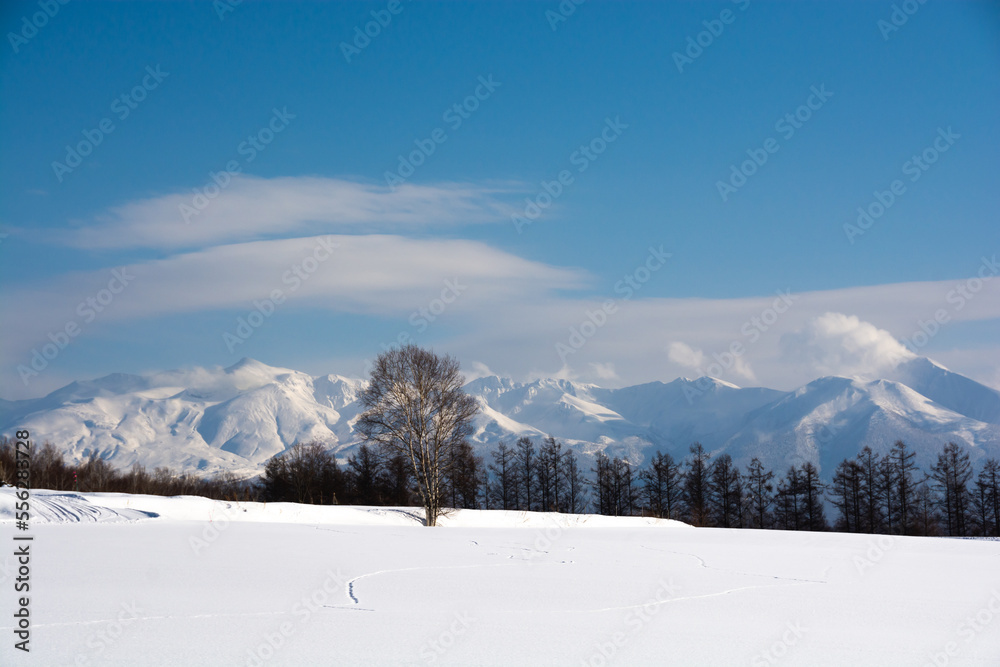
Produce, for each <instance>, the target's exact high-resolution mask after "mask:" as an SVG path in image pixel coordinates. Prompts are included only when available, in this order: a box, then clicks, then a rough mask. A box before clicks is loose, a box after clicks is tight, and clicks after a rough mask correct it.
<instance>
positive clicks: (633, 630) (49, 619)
mask: <svg viewBox="0 0 1000 667" xmlns="http://www.w3.org/2000/svg"><path fill="white" fill-rule="evenodd" d="M32 501H33V507H36V508H38V512H39V516H37V517H33V522H32V529H31V531H30V532H31V534H33V535H34V536H35V540H34V542H33V543H32V572H31V577H32V580H31V583H32V589H31V610H32V638H31V649H32V650H31V653H30V654H24V653H22V652H20V651H15V650H13V640H12V638H11V637H12V634H11V630H12V623H11V613H12V610H13V609H14V601H13V599H12V598H13V596H12V595H11V594H10V591H11V589H12V575H13V573H14V572H15V571H16V567H15V563H14V559H13V557H12V556H11V555H10V554H11V552H12V549H9V548H6V547H5V548H4V549H3V553H4V557H3V559H2V560H0V580H2V582H0V588H2V589H3V590H4V595H3V596H2V598H0V599H2V609H0V614H2V616H0V617H2V619H3V620H0V633H2V636H4V637H5V639H4V641H3V643H2V645H0V656H2V657H0V662H2V664H4V665H45V666H49V665H123V666H124V665H129V666H134V665H192V666H193V665H240V666H259V665H298V666H301V665H574V666H578V665H588V666H592V667H598V666H601V665H645V664H648V665H752V666H755V667H756V666H759V665H879V666H885V665H914V666H923V665H938V666H940V665H982V666H986V665H996V664H1000V620H998V619H997V617H998V616H1000V567H998V564H1000V542H996V541H976V540H948V539H928V538H904V537H887V536H870V535H845V534H837V533H825V534H810V533H789V532H781V531H749V530H745V531H736V530H722V529H694V528H691V527H688V526H685V525H683V524H677V523H675V522H656V521H653V520H645V519H637V518H636V519H631V520H624V519H615V518H611V517H582V516H580V517H573V516H563V515H544V514H537V513H521V512H507V513H505V512H458V513H456V514H455V515H453V516H451V517H449V518H447V519H445V521H444V522H443V524H444V525H443V526H442V527H439V528H436V529H425V528H422V527H420V526H419V524H418V520H417V518H416V517H419V516H420V511H419V510H416V509H413V508H350V507H332V508H331V507H313V506H298V505H291V504H269V505H266V506H265V505H263V504H259V503H247V504H232V503H230V504H227V503H219V502H215V501H209V500H205V499H199V498H188V497H182V498H157V497H152V496H128V495H123V494H65V493H56V492H45V491H36V492H33V495H32ZM227 505H228V506H227ZM10 507H12V494H11V493H10V491H9V490H8V489H5V490H3V491H0V527H2V531H0V539H3V540H9V539H10V537H8V536H10V535H11V534H12V533H13V532H14V531H13V524H12V522H11V520H10V519H11V517H10V513H9V508H10ZM244 510H246V511H244ZM74 517H76V518H74ZM209 517H211V520H209ZM9 544H10V543H9V542H8V546H9Z"/></svg>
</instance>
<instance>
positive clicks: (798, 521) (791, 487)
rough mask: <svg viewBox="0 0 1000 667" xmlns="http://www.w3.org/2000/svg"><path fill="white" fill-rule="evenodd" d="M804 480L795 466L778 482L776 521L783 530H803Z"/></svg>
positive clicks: (775, 499)
mask: <svg viewBox="0 0 1000 667" xmlns="http://www.w3.org/2000/svg"><path fill="white" fill-rule="evenodd" d="M802 512H803V507H802V480H801V475H800V473H799V469H798V468H796V467H795V466H794V465H793V466H791V467H790V468H789V469H788V472H787V473H785V476H784V477H783V478H782V479H781V480H780V481H779V482H778V490H777V493H775V497H774V520H775V524H776V525H777V527H778V528H780V529H782V530H802V528H803V525H802V524H803V521H802Z"/></svg>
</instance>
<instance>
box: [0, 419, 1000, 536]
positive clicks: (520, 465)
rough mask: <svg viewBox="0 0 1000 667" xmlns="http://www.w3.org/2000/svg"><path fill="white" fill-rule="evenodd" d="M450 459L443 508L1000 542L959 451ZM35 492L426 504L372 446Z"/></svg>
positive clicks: (519, 447) (53, 477) (107, 468)
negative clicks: (773, 457)
mask: <svg viewBox="0 0 1000 667" xmlns="http://www.w3.org/2000/svg"><path fill="white" fill-rule="evenodd" d="M449 456H451V457H452V458H453V459H454V460H453V461H450V462H449V465H447V466H446V467H445V468H446V471H447V472H446V474H444V476H443V479H442V482H441V488H440V494H441V499H440V503H441V504H442V506H444V507H453V508H467V509H505V510H522V511H523V510H529V511H553V512H565V513H583V512H594V513H597V514H606V515H611V516H653V517H659V518H664V519H677V520H680V521H685V522H688V523H691V524H693V525H696V526H713V527H721V528H774V529H781V530H831V529H832V530H837V531H842V532H853V533H887V534H902V535H946V536H957V537H978V536H987V537H997V536H1000V462H998V461H997V460H996V459H993V458H991V459H987V460H986V461H985V462H984V464H983V465H982V467H981V468H980V469H979V471H978V474H977V472H976V471H975V470H974V469H973V465H972V463H971V461H970V457H969V454H968V452H967V451H965V450H964V448H963V447H961V446H960V445H957V444H955V443H948V444H946V445H945V446H944V447H943V449H942V451H941V452H940V453H939V454H938V456H937V459H936V461H935V462H934V464H933V465H932V466H931V468H930V470H929V471H928V472H927V473H924V472H923V471H921V470H920V469H919V468H918V467H917V465H916V464H915V462H914V459H915V457H916V454H915V452H913V451H912V450H910V449H909V447H908V446H907V445H906V444H905V443H904V442H902V441H897V442H896V443H895V444H894V445H893V447H892V448H891V449H890V450H889V451H888V452H887V453H885V454H879V453H877V452H875V451H873V450H872V449H871V448H870V447H867V446H866V447H864V448H863V449H862V450H861V451H860V452H859V453H858V454H857V456H855V457H853V458H848V459H844V460H843V461H841V462H840V464H838V465H837V467H836V469H835V471H834V474H833V477H832V480H831V481H830V482H823V481H821V480H820V476H819V471H818V470H817V468H816V466H815V465H813V464H812V463H810V462H805V463H803V464H801V465H799V466H796V465H793V466H791V467H790V468H789V469H788V470H787V471H786V472H785V473H784V474H783V475H782V476H780V477H779V476H777V475H776V474H775V473H774V471H772V470H768V469H767V468H766V467H765V466H764V465H763V464H762V463H761V461H760V459H758V458H753V459H752V460H751V461H750V463H749V464H748V465H747V466H746V467H745V468H740V467H738V466H737V465H736V464H735V463H734V462H733V460H732V457H731V456H730V455H729V454H725V453H723V454H720V455H718V456H715V457H713V456H712V455H711V454H710V453H709V452H708V451H706V450H705V448H704V447H703V446H702V445H701V444H700V443H697V442H696V443H694V444H693V445H691V447H690V449H689V455H688V456H687V457H686V458H685V459H684V460H681V461H677V460H675V459H674V458H673V457H672V456H671V455H670V454H668V453H666V452H657V453H656V454H654V455H653V456H652V458H651V459H650V461H649V462H648V464H647V465H646V466H645V467H639V466H636V465H634V464H632V463H630V462H629V461H628V460H627V459H625V458H621V457H618V456H614V457H609V456H607V455H606V454H604V453H599V454H597V456H596V457H595V459H594V464H593V467H591V468H590V469H589V470H587V471H585V470H584V469H583V468H582V467H581V465H580V461H579V458H578V456H577V454H576V452H574V451H573V450H571V449H569V448H567V447H564V446H563V445H562V443H560V442H559V441H558V440H556V439H555V438H552V437H548V438H544V439H543V440H541V442H540V443H536V442H535V441H534V440H532V439H531V438H527V437H522V438H520V439H518V440H517V441H516V442H515V443H514V444H513V445H507V444H506V443H504V442H501V443H499V444H498V445H497V446H496V447H495V448H493V449H492V451H490V452H489V453H488V454H487V456H486V457H483V456H480V455H478V454H476V453H475V452H474V451H473V449H472V447H471V446H470V445H468V443H461V445H460V446H458V447H456V448H454V450H453V451H452V452H451V453H450V454H449ZM14 471H15V464H14V449H13V443H12V442H11V441H8V440H7V439H6V438H0V480H3V481H4V482H7V483H12V482H13V481H14ZM588 473H589V474H588ZM31 485H32V487H34V488H47V489H54V490H77V491H86V492H120V493H144V494H151V495H171V496H172V495H197V496H205V497H208V498H215V499H219V500H252V501H262V502H298V503H312V504H324V505H333V504H351V505H386V506H413V505H419V504H420V503H421V498H420V493H419V490H418V488H417V484H416V482H415V478H414V473H413V471H412V466H411V465H410V462H409V460H408V458H407V457H406V456H404V455H403V454H401V453H399V452H398V451H396V452H394V451H392V450H390V449H386V448H380V447H377V446H372V445H368V444H362V445H360V446H359V447H358V448H357V449H356V450H355V451H354V453H352V454H351V455H350V456H348V457H347V459H346V462H344V463H340V462H338V460H337V458H336V456H335V454H334V453H333V452H332V451H331V450H329V449H327V448H326V446H325V445H324V444H323V443H320V442H310V443H306V444H300V445H296V446H294V447H292V448H290V449H289V450H288V451H286V452H284V453H282V454H280V455H277V456H274V457H272V458H271V459H270V460H269V461H268V462H267V463H266V464H265V466H264V472H263V474H262V475H261V476H260V477H259V478H256V479H241V478H239V477H237V476H235V475H232V474H230V473H226V474H222V475H218V476H216V477H211V478H205V477H196V476H193V475H181V474H175V473H174V472H172V471H171V470H170V469H168V468H156V469H155V470H153V471H152V472H148V471H147V470H146V469H145V468H144V467H142V466H140V465H134V466H132V467H131V468H129V469H126V470H119V469H115V468H113V467H112V466H111V465H110V464H109V463H108V462H107V461H104V460H103V459H101V458H100V457H98V456H96V454H92V455H91V456H90V457H89V458H88V459H87V460H86V461H84V462H83V463H82V464H79V465H71V464H67V463H66V462H65V461H64V459H63V455H62V453H60V452H59V451H58V450H57V449H56V448H55V447H53V446H52V445H51V444H48V443H46V444H45V445H43V446H42V447H41V448H39V449H37V450H36V451H35V452H34V453H33V456H32V462H31ZM828 509H831V510H832V515H833V516H832V518H828V517H827V510H828Z"/></svg>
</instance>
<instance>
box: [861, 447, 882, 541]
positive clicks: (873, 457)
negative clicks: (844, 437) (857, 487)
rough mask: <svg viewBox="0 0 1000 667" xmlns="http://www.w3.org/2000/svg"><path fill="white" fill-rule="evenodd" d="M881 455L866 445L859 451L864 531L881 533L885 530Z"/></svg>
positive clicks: (862, 530) (862, 528) (862, 529)
mask: <svg viewBox="0 0 1000 667" xmlns="http://www.w3.org/2000/svg"><path fill="white" fill-rule="evenodd" d="M880 460H881V457H880V456H879V455H878V454H876V453H875V452H873V451H872V448H871V447H869V446H868V445H865V446H864V448H863V449H862V450H861V451H860V452H858V456H857V462H858V466H859V471H860V477H859V479H860V482H861V511H862V519H863V525H862V527H861V529H860V532H862V533H881V532H884V530H885V522H884V521H883V520H882V503H881V500H880V496H879V462H880Z"/></svg>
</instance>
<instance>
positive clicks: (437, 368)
mask: <svg viewBox="0 0 1000 667" xmlns="http://www.w3.org/2000/svg"><path fill="white" fill-rule="evenodd" d="M463 385H464V378H463V377H462V375H461V373H460V372H459V365H458V361H457V360H455V359H454V358H453V357H450V356H443V357H441V356H438V355H436V354H434V353H433V352H431V351H428V350H424V349H421V348H419V347H417V346H416V345H407V346H405V347H401V348H394V349H391V350H387V351H386V352H383V353H382V354H380V355H379V356H378V358H377V359H375V364H374V367H373V368H372V372H371V380H370V382H369V383H368V386H367V387H366V388H365V389H364V391H362V392H361V396H360V402H361V405H362V407H363V408H364V412H363V413H362V414H361V416H360V417H359V418H358V421H357V425H356V427H355V428H356V429H357V431H358V433H360V434H361V435H362V437H364V438H365V439H366V440H368V441H369V442H374V443H376V444H378V445H379V446H380V447H382V448H383V449H384V450H385V451H387V452H389V453H390V454H402V455H404V456H405V457H407V459H408V460H409V462H410V466H411V467H412V469H413V478H414V480H415V482H416V486H417V491H418V493H419V494H420V499H421V501H422V502H423V505H424V512H425V516H426V525H427V526H434V525H437V519H438V516H440V514H441V511H442V501H443V499H444V491H445V484H444V482H445V480H446V479H447V478H448V476H449V474H450V473H451V472H452V468H453V467H454V466H456V465H461V461H462V457H461V456H459V455H458V451H459V447H460V445H462V444H463V443H464V442H465V439H466V438H467V437H468V436H469V435H470V434H471V433H472V419H473V417H475V415H476V413H477V412H478V411H479V403H477V402H476V400H475V399H474V398H472V397H471V396H468V395H466V393H465V392H464V391H462V386H463Z"/></svg>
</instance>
